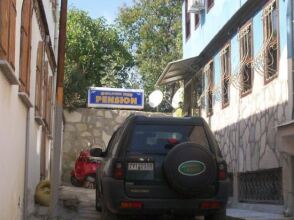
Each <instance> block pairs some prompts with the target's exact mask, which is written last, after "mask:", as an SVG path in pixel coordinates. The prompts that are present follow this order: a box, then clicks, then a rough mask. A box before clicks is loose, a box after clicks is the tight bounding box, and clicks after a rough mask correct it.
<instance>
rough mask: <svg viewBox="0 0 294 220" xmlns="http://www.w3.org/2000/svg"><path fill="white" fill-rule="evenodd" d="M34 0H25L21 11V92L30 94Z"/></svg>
mask: <svg viewBox="0 0 294 220" xmlns="http://www.w3.org/2000/svg"><path fill="white" fill-rule="evenodd" d="M31 13H32V1H31V0H24V1H23V5H22V12H21V19H22V20H21V37H20V73H19V76H20V87H19V90H20V91H21V92H25V93H27V94H28V95H29V94H30V68H31V67H30V60H31V59H30V58H31V23H32V22H31V18H32V14H31Z"/></svg>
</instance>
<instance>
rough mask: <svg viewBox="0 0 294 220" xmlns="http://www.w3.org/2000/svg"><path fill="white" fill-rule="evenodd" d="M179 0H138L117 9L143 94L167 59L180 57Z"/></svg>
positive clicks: (153, 85)
mask: <svg viewBox="0 0 294 220" xmlns="http://www.w3.org/2000/svg"><path fill="white" fill-rule="evenodd" d="M181 8H182V1H179V0H152V1H150V0H137V1H134V5H133V6H132V7H129V8H128V7H123V8H121V9H120V13H119V16H118V18H117V27H118V29H119V30H120V34H121V36H122V37H123V39H124V40H125V42H126V45H128V48H129V51H130V52H131V53H132V54H133V55H134V58H135V62H136V65H137V67H138V71H139V73H140V75H141V76H142V81H143V82H144V89H145V93H146V96H148V94H149V93H150V92H152V91H153V90H154V89H155V88H154V87H155V83H156V81H157V79H158V78H159V76H160V75H161V73H162V71H163V70H164V68H165V66H166V65H167V63H168V62H170V61H173V60H177V59H180V58H181V57H182V54H181V51H182V41H181V40H179V39H181Z"/></svg>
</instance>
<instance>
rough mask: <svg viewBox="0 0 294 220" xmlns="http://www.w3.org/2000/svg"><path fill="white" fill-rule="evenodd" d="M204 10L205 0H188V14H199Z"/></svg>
mask: <svg viewBox="0 0 294 220" xmlns="http://www.w3.org/2000/svg"><path fill="white" fill-rule="evenodd" d="M202 10H205V0H188V12H189V13H194V14H199V13H200V12H201V11H202Z"/></svg>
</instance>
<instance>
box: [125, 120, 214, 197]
mask: <svg viewBox="0 0 294 220" xmlns="http://www.w3.org/2000/svg"><path fill="white" fill-rule="evenodd" d="M188 141H189V142H194V143H197V144H200V145H202V146H205V147H207V148H209V144H208V140H207V136H206V133H205V130H204V128H203V126H201V125H194V126H193V125H175V124H174V125H171V124H167V125H162V124H160V125H159V124H135V125H134V128H133V131H132V133H131V138H130V139H129V143H128V144H127V146H128V148H127V151H126V164H125V167H126V174H125V191H126V194H127V195H128V196H129V197H134V198H136V197H138V198H175V197H178V195H177V193H176V192H175V191H174V190H172V189H171V188H170V186H169V185H168V183H167V181H166V179H165V176H164V172H163V162H164V159H165V157H166V155H167V153H168V152H169V150H170V149H171V148H173V147H174V146H175V145H177V144H180V143H184V142H188Z"/></svg>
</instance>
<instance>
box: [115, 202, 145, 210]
mask: <svg viewBox="0 0 294 220" xmlns="http://www.w3.org/2000/svg"><path fill="white" fill-rule="evenodd" d="M120 207H121V208H122V209H141V208H143V203H142V202H121V203H120Z"/></svg>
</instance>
